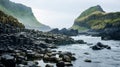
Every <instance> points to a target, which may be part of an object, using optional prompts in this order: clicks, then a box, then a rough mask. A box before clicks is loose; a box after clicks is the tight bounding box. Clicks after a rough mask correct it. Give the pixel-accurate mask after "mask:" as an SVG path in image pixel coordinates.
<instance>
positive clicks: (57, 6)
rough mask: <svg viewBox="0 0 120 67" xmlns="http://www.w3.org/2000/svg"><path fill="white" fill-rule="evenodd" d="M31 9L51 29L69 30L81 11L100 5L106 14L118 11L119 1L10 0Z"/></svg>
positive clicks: (119, 9) (119, 8) (119, 7)
mask: <svg viewBox="0 0 120 67" xmlns="http://www.w3.org/2000/svg"><path fill="white" fill-rule="evenodd" d="M11 1H13V2H16V3H22V4H24V5H27V6H29V7H31V8H32V10H33V13H34V15H35V16H36V18H37V19H38V20H39V21H40V22H41V23H43V24H46V25H49V26H50V27H52V28H64V27H66V28H69V27H71V26H72V24H73V23H74V20H75V18H76V17H78V16H79V15H80V14H81V12H82V11H84V10H85V9H87V8H89V7H91V6H96V5H100V6H101V7H102V8H103V10H104V11H106V12H116V11H120V0H11Z"/></svg>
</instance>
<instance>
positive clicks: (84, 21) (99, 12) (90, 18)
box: [71, 5, 120, 31]
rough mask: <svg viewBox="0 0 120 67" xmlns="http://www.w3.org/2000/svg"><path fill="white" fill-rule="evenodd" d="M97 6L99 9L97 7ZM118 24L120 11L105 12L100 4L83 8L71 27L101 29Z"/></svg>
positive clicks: (117, 25) (83, 29) (119, 24)
mask: <svg viewBox="0 0 120 67" xmlns="http://www.w3.org/2000/svg"><path fill="white" fill-rule="evenodd" d="M98 8H99V9H98ZM119 26H120V12H114V13H105V12H104V11H103V9H102V8H101V7H100V6H98V5H97V6H94V7H91V8H89V9H87V10H85V11H84V12H83V13H81V15H80V16H79V17H78V18H76V19H75V22H74V24H73V26H72V27H71V28H72V29H77V30H79V31H85V30H90V29H93V30H102V29H105V28H109V27H110V28H112V27H114V28H115V27H119Z"/></svg>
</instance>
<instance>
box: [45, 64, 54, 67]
mask: <svg viewBox="0 0 120 67" xmlns="http://www.w3.org/2000/svg"><path fill="white" fill-rule="evenodd" d="M45 67H54V66H53V65H50V64H47V65H46V66H45Z"/></svg>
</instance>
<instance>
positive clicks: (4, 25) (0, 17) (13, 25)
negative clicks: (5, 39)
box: [0, 11, 25, 34]
mask: <svg viewBox="0 0 120 67" xmlns="http://www.w3.org/2000/svg"><path fill="white" fill-rule="evenodd" d="M24 28H25V26H24V25H23V24H22V23H20V22H19V21H18V20H17V19H16V18H14V17H12V16H9V15H7V14H5V13H4V12H2V11H0V34H1V33H11V32H12V31H14V30H15V29H24Z"/></svg>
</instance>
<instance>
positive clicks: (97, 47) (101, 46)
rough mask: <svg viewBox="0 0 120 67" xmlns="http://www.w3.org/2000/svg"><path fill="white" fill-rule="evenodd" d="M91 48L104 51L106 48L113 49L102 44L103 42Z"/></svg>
mask: <svg viewBox="0 0 120 67" xmlns="http://www.w3.org/2000/svg"><path fill="white" fill-rule="evenodd" d="M91 48H92V49H93V50H102V49H104V48H106V49H111V47H110V46H108V45H104V44H102V43H101V42H98V43H97V44H96V45H94V46H91Z"/></svg>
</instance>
